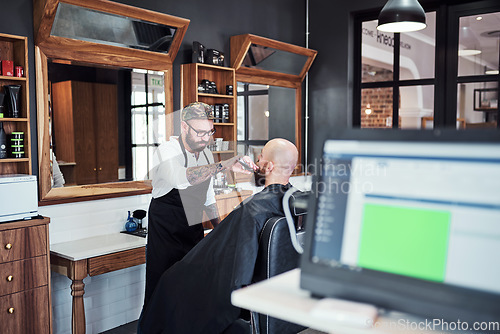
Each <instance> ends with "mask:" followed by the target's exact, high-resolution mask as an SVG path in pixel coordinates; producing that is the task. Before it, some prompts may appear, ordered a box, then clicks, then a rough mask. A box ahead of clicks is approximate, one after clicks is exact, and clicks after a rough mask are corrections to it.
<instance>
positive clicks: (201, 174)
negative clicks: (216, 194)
mask: <svg viewBox="0 0 500 334" xmlns="http://www.w3.org/2000/svg"><path fill="white" fill-rule="evenodd" d="M222 170H224V167H223V166H222V164H221V163H220V162H218V163H216V164H210V165H204V166H197V167H189V168H188V169H187V170H186V177H187V179H188V181H189V183H190V184H191V185H193V186H195V185H197V184H200V183H202V182H204V181H206V180H208V178H209V177H211V176H213V175H215V174H217V173H218V172H220V171H222Z"/></svg>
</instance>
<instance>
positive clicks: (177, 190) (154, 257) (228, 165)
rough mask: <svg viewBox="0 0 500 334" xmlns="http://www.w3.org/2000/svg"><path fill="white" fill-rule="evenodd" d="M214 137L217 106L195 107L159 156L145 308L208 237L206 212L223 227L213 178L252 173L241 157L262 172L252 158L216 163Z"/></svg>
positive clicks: (191, 106) (156, 158)
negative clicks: (166, 275) (166, 276)
mask: <svg viewBox="0 0 500 334" xmlns="http://www.w3.org/2000/svg"><path fill="white" fill-rule="evenodd" d="M214 133H215V129H214V127H213V111H212V109H211V107H210V106H209V105H207V104H205V103H201V102H195V103H191V104H189V105H188V106H186V107H185V108H184V109H183V110H182V112H181V134H180V136H179V137H171V138H170V140H168V141H166V142H164V143H162V144H161V145H160V146H159V147H158V149H157V150H156V152H155V154H154V158H153V168H152V169H151V178H152V185H153V198H152V200H151V203H150V206H149V212H148V243H147V256H146V293H145V303H144V305H146V304H147V302H148V300H149V297H150V296H151V294H152V292H153V290H154V288H155V286H156V284H157V282H158V280H159V279H160V276H161V275H162V274H163V272H164V271H165V270H167V269H168V268H169V267H170V266H172V265H173V264H174V263H175V262H177V261H179V260H181V259H182V258H183V257H184V255H186V254H187V253H188V252H189V250H191V248H193V247H194V246H195V245H196V244H197V243H198V242H199V241H200V240H202V239H203V235H204V231H203V225H202V224H201V223H202V217H203V212H205V213H206V214H207V216H208V218H209V219H210V222H211V223H212V225H213V226H214V227H216V226H217V225H218V224H219V222H220V218H219V213H218V210H217V206H216V203H215V193H214V189H213V176H215V175H216V174H217V173H219V172H223V171H226V170H232V171H234V172H240V173H245V174H251V172H250V171H248V170H246V169H244V168H243V166H242V165H241V164H240V163H239V162H238V159H242V160H243V161H244V163H246V164H247V165H249V166H251V168H253V169H254V170H256V169H257V168H258V167H257V166H256V165H255V164H254V162H253V161H252V159H251V158H250V157H248V156H243V157H242V156H235V157H233V158H231V159H228V160H224V161H220V162H218V163H214V159H213V155H212V152H211V151H210V150H209V149H208V147H207V146H208V143H209V140H210V137H211V136H212V135H213V134H214Z"/></svg>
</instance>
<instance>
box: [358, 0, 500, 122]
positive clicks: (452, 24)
mask: <svg viewBox="0 0 500 334" xmlns="http://www.w3.org/2000/svg"><path fill="white" fill-rule="evenodd" d="M423 7H424V10H425V12H432V11H435V12H436V32H435V36H436V46H435V54H434V57H435V67H434V78H432V79H427V78H426V79H415V80H400V78H399V67H400V48H399V47H397V48H396V47H395V48H394V52H393V79H392V80H391V81H384V82H366V83H363V82H362V57H361V55H362V52H361V51H362V25H363V22H365V21H371V20H376V19H377V16H378V13H379V11H376V12H362V13H354V14H353V16H352V17H353V23H354V26H353V33H354V34H353V41H354V43H353V55H354V57H353V58H354V62H353V69H352V73H353V99H352V101H353V109H352V126H353V127H361V109H362V108H361V107H362V106H361V100H362V99H361V92H362V89H365V88H392V89H393V101H392V102H393V103H392V106H393V112H392V128H398V127H399V93H400V92H399V88H400V87H409V86H424V85H434V123H433V124H434V128H445V127H446V128H450V127H451V128H456V118H457V85H458V84H459V83H473V82H497V83H498V87H500V74H497V75H486V74H485V75H478V76H461V77H459V76H458V56H457V55H458V37H459V35H458V33H459V25H460V17H462V16H470V15H478V14H487V13H493V12H500V4H498V3H497V1H495V0H484V1H474V2H468V3H465V4H457V5H453V4H452V5H447V4H442V5H430V6H425V5H423ZM400 36H401V34H400V33H394V45H395V46H396V45H398V46H399V45H400V38H401V37H400ZM499 63H500V50H499ZM499 116H500V108H499V107H497V119H500V118H499ZM497 128H500V122H497Z"/></svg>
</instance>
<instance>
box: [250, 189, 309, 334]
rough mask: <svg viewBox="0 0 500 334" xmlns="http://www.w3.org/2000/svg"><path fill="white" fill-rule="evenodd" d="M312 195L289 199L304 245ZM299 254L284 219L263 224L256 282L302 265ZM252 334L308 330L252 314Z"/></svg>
mask: <svg viewBox="0 0 500 334" xmlns="http://www.w3.org/2000/svg"><path fill="white" fill-rule="evenodd" d="M309 194H310V193H309V192H300V191H299V192H295V193H294V194H292V196H291V197H290V201H289V203H290V211H291V213H292V217H293V219H294V223H295V230H296V235H297V239H298V240H299V243H302V245H303V242H302V240H303V237H304V224H303V223H304V222H305V216H306V214H307V211H306V209H305V205H304V203H306V205H307V198H308V197H309ZM299 260H300V254H299V253H298V252H297V251H296V250H295V248H294V247H293V245H292V241H291V238H290V230H289V227H288V223H287V221H286V218H285V217H272V218H270V219H269V220H268V221H267V222H266V224H265V225H264V227H263V229H262V231H261V233H260V237H259V251H258V254H257V261H256V263H255V271H254V277H253V279H254V282H259V281H262V280H265V279H268V278H271V277H273V276H275V275H279V274H282V273H284V272H286V271H289V270H292V269H294V268H297V267H298V266H299ZM251 316H252V321H251V323H252V332H253V333H261V334H267V333H270V334H287V333H290V334H292V333H293V334H295V333H298V332H300V331H302V330H303V329H305V327H303V326H300V325H297V324H293V323H289V322H286V321H283V320H280V319H276V318H273V317H270V316H268V315H267V314H260V313H256V312H252V314H251Z"/></svg>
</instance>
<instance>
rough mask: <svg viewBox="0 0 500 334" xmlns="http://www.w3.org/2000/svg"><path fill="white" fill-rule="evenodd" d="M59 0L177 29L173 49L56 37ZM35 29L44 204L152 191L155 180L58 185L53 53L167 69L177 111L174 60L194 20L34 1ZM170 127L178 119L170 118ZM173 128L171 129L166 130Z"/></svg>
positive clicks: (102, 4) (101, 1) (98, 4)
mask: <svg viewBox="0 0 500 334" xmlns="http://www.w3.org/2000/svg"><path fill="white" fill-rule="evenodd" d="M59 3H67V4H71V5H76V6H80V7H84V8H88V9H92V10H97V11H101V12H106V13H111V14H116V15H121V16H126V17H131V18H136V19H140V20H144V21H149V22H154V23H158V24H163V25H168V26H172V27H175V28H177V31H176V33H175V35H174V39H173V41H172V43H171V46H170V49H169V52H168V53H157V52H152V51H144V50H138V49H128V48H125V47H118V46H111V45H103V44H98V43H92V42H87V41H79V40H75V39H69V38H62V37H57V36H50V31H51V28H52V24H53V22H54V19H55V15H56V11H57V6H58V5H59ZM33 16H34V21H33V22H34V29H35V67H36V93H37V124H38V128H37V130H38V180H39V181H38V182H39V194H40V197H39V199H40V200H39V205H47V204H60V203H67V202H75V201H85V200H94V199H102V198H110V197H120V196H130V195H139V194H147V193H150V192H151V182H150V181H147V180H146V181H124V182H113V183H100V184H92V185H80V186H71V187H67V188H64V187H63V188H52V187H51V177H52V171H51V166H50V158H51V157H50V130H49V101H48V93H49V85H48V58H51V59H55V60H58V61H62V62H65V63H68V64H71V63H80V64H81V63H88V64H97V65H104V66H113V67H121V68H138V69H145V70H153V71H162V72H164V75H165V80H164V85H165V87H164V90H165V115H166V117H167V120H168V118H169V117H172V115H173V100H172V99H173V76H172V64H173V61H174V59H175V56H176V55H177V52H178V50H179V47H180V45H181V42H182V39H183V38H184V35H185V33H186V30H187V27H188V25H189V22H190V21H189V20H188V19H183V18H179V17H175V16H171V15H167V14H162V13H157V12H153V11H150V10H146V9H141V8H137V7H133V6H128V5H124V4H119V3H115V2H111V1H107V0H85V1H81V0H33ZM166 124H167V127H168V126H169V124H172V122H168V121H167V122H166ZM166 130H167V133H169V132H171V131H172V130H171V129H168V128H167V129H166Z"/></svg>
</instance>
